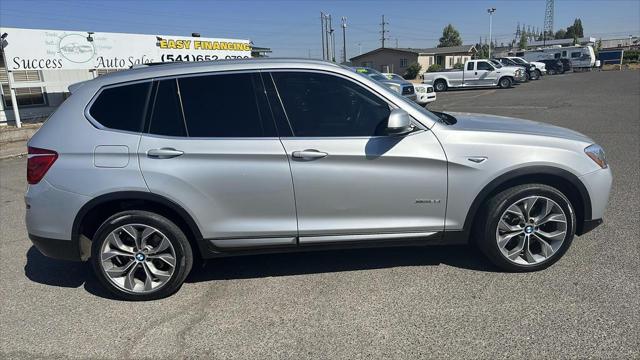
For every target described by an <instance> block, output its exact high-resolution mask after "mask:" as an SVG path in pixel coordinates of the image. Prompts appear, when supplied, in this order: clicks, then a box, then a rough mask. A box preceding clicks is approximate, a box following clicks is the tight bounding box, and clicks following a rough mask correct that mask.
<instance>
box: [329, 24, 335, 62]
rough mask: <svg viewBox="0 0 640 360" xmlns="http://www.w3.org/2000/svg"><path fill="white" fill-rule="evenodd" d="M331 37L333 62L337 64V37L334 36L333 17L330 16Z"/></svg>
mask: <svg viewBox="0 0 640 360" xmlns="http://www.w3.org/2000/svg"><path fill="white" fill-rule="evenodd" d="M329 36H330V39H331V57H330V59H331V61H333V62H336V37H335V34H334V29H333V25H332V23H331V15H329Z"/></svg>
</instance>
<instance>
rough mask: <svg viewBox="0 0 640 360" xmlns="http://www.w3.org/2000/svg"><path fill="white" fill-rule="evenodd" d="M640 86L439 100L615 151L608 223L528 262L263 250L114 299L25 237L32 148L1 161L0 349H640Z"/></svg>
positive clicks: (625, 82)
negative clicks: (177, 285)
mask: <svg viewBox="0 0 640 360" xmlns="http://www.w3.org/2000/svg"><path fill="white" fill-rule="evenodd" d="M639 99H640V72H638V71H633V72H632V71H628V72H595V73H582V74H565V75H557V76H545V77H544V78H543V79H542V80H540V81H534V82H529V83H526V84H521V85H517V86H516V87H515V88H514V89H477V90H465V91H450V92H445V93H439V94H438V100H437V101H436V102H434V103H432V104H431V105H429V108H432V109H435V110H444V111H462V112H481V113H490V114H498V115H505V116H516V117H523V118H528V119H534V120H539V121H545V122H549V123H552V124H556V125H560V126H565V127H568V128H571V129H574V130H577V131H580V132H583V133H586V134H587V135H589V136H591V137H592V138H593V139H594V140H595V141H596V142H598V143H599V144H601V145H602V146H604V148H605V149H606V150H607V155H608V157H609V162H610V165H611V167H612V169H613V173H614V184H613V190H612V194H611V200H610V204H609V207H608V210H607V213H606V215H605V223H604V225H602V226H601V227H599V228H597V229H596V230H594V231H593V232H591V233H589V234H587V235H585V236H582V237H579V238H577V239H576V240H575V241H574V244H573V246H572V248H571V249H570V250H569V252H568V254H567V255H566V256H565V257H564V258H563V259H561V260H560V261H559V262H558V263H557V264H556V265H554V266H552V267H551V268H549V269H547V270H545V271H542V272H538V273H531V274H508V273H500V272H496V270H495V269H494V268H493V267H492V266H490V265H489V264H488V263H487V262H486V261H484V260H483V259H482V258H481V257H480V256H479V255H477V254H475V253H474V251H473V250H472V249H470V248H467V247H425V248H417V249H416V248H397V249H369V250H349V251H334V252H315V253H299V254H278V255H260V256H253V257H242V258H228V259H219V260H212V261H209V263H208V264H207V265H206V266H205V267H204V268H200V269H195V270H194V272H193V273H192V275H191V276H190V278H189V279H188V280H187V283H186V284H185V285H184V286H183V288H182V290H181V291H180V292H178V293H177V294H175V295H174V296H172V297H170V298H168V299H164V300H160V301H154V302H147V303H128V302H123V301H117V300H112V299H110V298H109V295H108V294H107V293H105V292H104V290H103V289H102V288H101V287H100V286H99V284H98V283H97V281H96V279H95V278H94V276H93V275H92V274H91V271H90V267H89V266H88V265H87V264H79V263H68V262H62V261H56V260H52V259H48V258H45V257H44V256H42V255H40V253H39V252H38V251H37V250H35V249H34V248H33V247H31V245H30V242H29V241H28V239H27V237H26V231H25V228H24V221H23V216H24V202H23V200H22V195H23V192H24V188H25V180H24V172H25V160H24V159H11V160H3V161H0V173H1V178H0V185H1V187H0V191H1V201H2V212H1V214H2V216H1V218H0V225H1V229H2V241H1V242H0V260H1V261H0V301H1V303H0V304H1V305H2V307H1V310H0V319H2V320H1V321H0V338H2V342H0V356H2V357H3V358H5V357H10V358H22V357H32V356H40V357H48V358H51V357H79V358H80V357H99V358H137V357H155V356H158V357H166V358H169V357H171V358H173V357H178V356H200V357H215V358H263V357H278V358H338V357H339V358H409V357H433V358H436V357H437V358H442V357H445V356H453V357H466V358H469V357H480V358H491V357H496V356H497V357H516V356H529V357H533V358H550V357H556V358H557V357H561V358H564V357H594V358H602V357H609V358H622V357H627V358H628V357H639V356H640V350H639V349H640V330H639V326H638V323H640V296H639V292H640V285H639V282H638V277H639V275H640V262H639V261H638V259H639V258H640V243H639V239H638V238H639V236H638V230H637V229H638V228H639V227H640V214H639V212H638V202H639V201H640V196H639V191H638V188H639V186H640V181H639V180H638V179H639V178H640V145H639V141H640V139H639V137H640V104H639V101H638V100H639ZM425 181H428V179H426V180H425Z"/></svg>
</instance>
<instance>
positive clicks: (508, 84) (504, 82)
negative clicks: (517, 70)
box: [498, 77, 512, 89]
mask: <svg viewBox="0 0 640 360" xmlns="http://www.w3.org/2000/svg"><path fill="white" fill-rule="evenodd" d="M511 84H512V81H511V79H510V78H508V77H503V78H502V79H500V82H499V83H498V86H500V87H501V88H503V89H506V88H510V87H511Z"/></svg>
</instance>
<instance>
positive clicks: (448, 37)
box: [438, 24, 462, 47]
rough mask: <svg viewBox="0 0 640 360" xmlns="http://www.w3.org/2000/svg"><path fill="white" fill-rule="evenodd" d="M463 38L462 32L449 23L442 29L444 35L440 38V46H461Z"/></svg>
mask: <svg viewBox="0 0 640 360" xmlns="http://www.w3.org/2000/svg"><path fill="white" fill-rule="evenodd" d="M461 45H462V38H461V37H460V33H459V32H458V30H456V28H454V27H453V25H451V24H449V25H447V26H445V27H444V29H442V37H441V38H440V43H439V44H438V47H449V46H461Z"/></svg>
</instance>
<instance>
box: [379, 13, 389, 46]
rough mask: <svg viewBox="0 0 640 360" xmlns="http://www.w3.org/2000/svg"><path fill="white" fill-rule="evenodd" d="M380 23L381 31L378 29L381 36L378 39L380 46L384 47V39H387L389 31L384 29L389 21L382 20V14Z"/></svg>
mask: <svg viewBox="0 0 640 360" xmlns="http://www.w3.org/2000/svg"><path fill="white" fill-rule="evenodd" d="M380 25H382V31H380V33H381V34H382V38H381V39H380V40H382V47H383V48H384V41H385V40H386V39H387V33H388V32H389V30H385V25H389V23H388V22H385V21H384V15H382V23H381V24H380Z"/></svg>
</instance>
